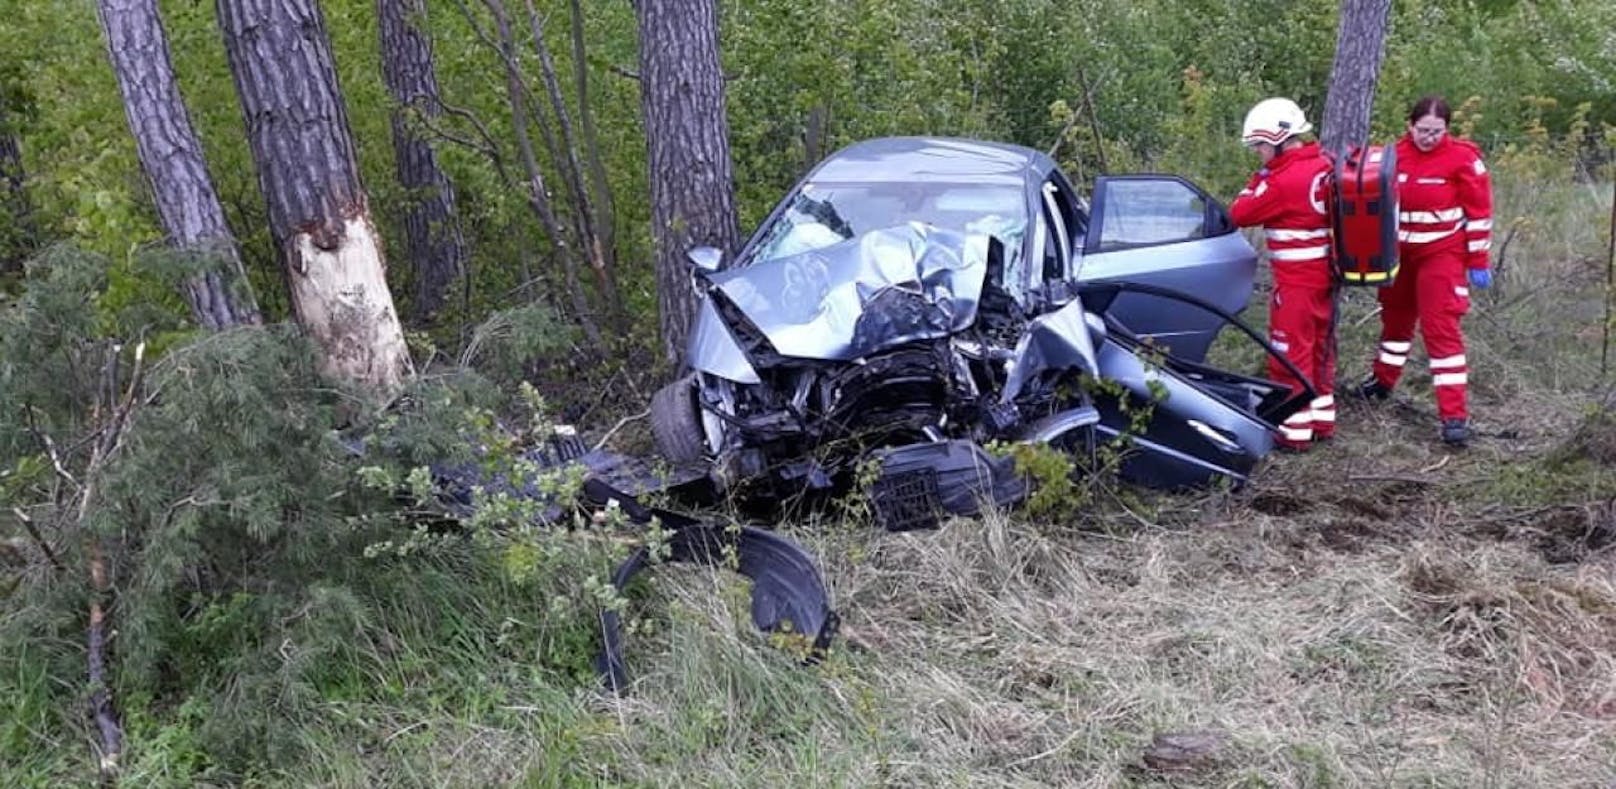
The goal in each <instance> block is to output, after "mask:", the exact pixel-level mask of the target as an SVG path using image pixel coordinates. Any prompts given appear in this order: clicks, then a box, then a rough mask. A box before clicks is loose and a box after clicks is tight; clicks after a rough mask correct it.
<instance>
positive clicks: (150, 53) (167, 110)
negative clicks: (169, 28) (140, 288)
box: [96, 0, 259, 329]
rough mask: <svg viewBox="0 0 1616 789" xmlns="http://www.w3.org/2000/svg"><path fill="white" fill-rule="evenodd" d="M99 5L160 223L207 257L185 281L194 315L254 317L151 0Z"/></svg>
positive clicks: (233, 321) (222, 324)
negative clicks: (205, 262)
mask: <svg viewBox="0 0 1616 789" xmlns="http://www.w3.org/2000/svg"><path fill="white" fill-rule="evenodd" d="M96 7H97V10H98V12H99V16H100V19H101V30H102V32H103V33H105V35H106V41H107V55H108V57H109V58H111V60H112V71H113V74H114V75H116V76H117V78H118V92H119V93H120V94H122V96H123V109H124V116H125V118H127V119H128V121H129V131H130V133H131V134H133V135H134V138H135V150H136V151H137V152H138V153H139V155H140V169H141V170H143V171H144V172H145V173H146V178H147V180H148V181H149V182H150V183H151V188H152V197H153V199H154V201H155V202H156V204H157V216H158V218H159V219H160V220H161V221H162V223H163V230H164V232H166V233H167V234H168V238H169V242H170V244H172V245H173V246H174V247H175V248H177V249H179V250H182V251H186V252H195V253H200V254H202V255H204V256H206V257H207V258H208V259H209V265H208V266H207V267H206V268H205V269H204V270H203V271H201V272H198V273H196V274H194V275H192V276H191V277H189V278H188V279H187V281H186V283H185V287H184V290H185V298H186V301H188V302H189V303H190V305H191V314H192V315H194V316H195V317H196V321H197V323H199V324H201V325H202V326H203V327H205V328H208V329H225V328H229V327H231V326H236V325H240V324H256V323H258V322H259V317H258V306H257V304H256V303H255V302H254V299H253V297H252V292H251V291H250V290H249V289H248V288H247V278H246V273H245V272H244V271H243V270H242V267H241V255H240V252H239V251H238V250H237V248H236V237H235V235H234V234H233V233H231V232H230V226H229V225H228V224H226V223H225V218H224V208H223V207H222V206H220V205H219V195H218V192H216V191H215V190H214V188H213V178H212V177H211V176H210V175H209V174H208V167H207V161H206V160H205V159H204V158H203V155H202V143H201V141H200V140H199V139H197V136H196V129H195V128H193V127H192V126H191V116H190V114H189V113H188V112H187V111H186V109H185V102H184V100H183V99H182V98H181V97H180V92H179V87H178V86H177V85H176V84H175V81H174V65H173V62H172V60H171V58H170V57H169V51H168V36H167V35H166V34H165V33H164V32H163V23H162V19H161V17H159V15H158V10H157V2H156V0H99V2H98V3H97V6H96ZM215 261H216V262H215Z"/></svg>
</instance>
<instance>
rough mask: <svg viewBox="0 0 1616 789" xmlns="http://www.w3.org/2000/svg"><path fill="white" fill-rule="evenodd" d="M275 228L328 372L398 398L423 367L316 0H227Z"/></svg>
mask: <svg viewBox="0 0 1616 789" xmlns="http://www.w3.org/2000/svg"><path fill="white" fill-rule="evenodd" d="M218 14H219V25H220V28H221V29H222V31H223V34H224V44H225V54H226V55H227V56H228V57H229V61H230V72H231V76H232V77H233V79H234V80H235V84H236V93H237V95H238V96H239V98H240V100H241V110H242V115H243V117H244V119H245V121H246V125H247V141H248V144H249V145H250V146H251V148H252V154H253V160H254V161H255V162H256V163H257V166H258V184H259V188H260V190H261V191H262V192H263V195H264V200H265V202H266V203H267V204H268V208H269V228H270V236H271V238H272V239H273V240H274V242H275V246H276V249H277V250H278V252H279V254H280V255H281V259H282V263H283V265H284V269H285V273H286V279H287V283H288V287H289V289H290V291H291V297H292V310H293V313H294V314H295V315H296V316H297V321H298V323H299V324H301V325H302V326H303V328H304V330H305V331H307V332H308V333H309V334H310V335H311V336H312V337H313V338H314V340H315V341H316V343H317V344H318V345H319V347H320V348H321V350H322V355H323V361H324V366H325V369H326V372H327V374H329V375H332V376H333V377H335V378H337V379H339V380H344V381H347V382H350V383H352V384H355V385H357V386H359V387H360V388H361V389H364V390H366V391H368V392H369V393H370V394H371V395H372V396H374V397H377V398H379V399H383V400H385V399H387V398H389V397H391V396H392V395H393V394H394V393H396V392H397V391H398V390H399V388H400V387H401V386H402V384H403V381H404V378H405V377H406V376H407V375H409V374H410V373H411V372H412V365H411V363H410V357H409V352H408V349H407V347H406V346H405V344H404V332H403V328H402V327H401V326H400V324H399V320H398V314H397V312H396V311H395V310H394V307H393V296H392V293H391V292H390V291H389V290H388V288H387V278H386V263H385V262H384V260H383V258H382V249H381V239H380V237H379V236H378V234H377V233H376V228H375V226H374V224H373V223H372V222H371V218H370V207H369V205H368V200H367V198H366V196H365V191H364V188H363V187H362V186H361V185H360V182H359V169H358V165H357V164H356V162H355V156H354V146H353V135H352V133H351V132H350V131H349V125H348V116H347V111H346V110H345V108H344V107H343V103H342V93H341V90H340V88H339V87H338V85H337V75H336V70H335V67H334V65H333V62H332V57H331V43H330V40H329V39H328V37H327V36H326V32H325V20H324V18H323V16H322V14H321V12H320V8H319V5H318V4H317V3H316V2H315V1H314V0H218Z"/></svg>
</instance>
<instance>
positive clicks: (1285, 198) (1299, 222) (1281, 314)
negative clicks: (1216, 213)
mask: <svg viewBox="0 0 1616 789" xmlns="http://www.w3.org/2000/svg"><path fill="white" fill-rule="evenodd" d="M1312 129H1313V124H1311V123H1308V122H1307V118H1306V117H1304V116H1303V114H1302V108H1300V107H1298V106H1296V102H1294V101H1291V100H1290V99H1279V98H1274V99H1265V100H1263V101H1261V102H1258V103H1257V105H1256V106H1255V107H1252V108H1251V111H1250V112H1248V113H1246V122H1245V124H1244V127H1243V128H1242V130H1241V135H1240V139H1241V141H1242V142H1244V143H1245V144H1246V146H1247V147H1249V148H1251V149H1252V150H1254V151H1256V152H1257V155H1258V156H1259V157H1261V158H1262V169H1260V170H1258V171H1257V173H1256V174H1255V175H1253V176H1252V177H1251V181H1250V182H1248V183H1247V184H1246V188H1245V189H1242V190H1240V194H1239V196H1237V197H1235V199H1234V202H1233V203H1232V204H1230V205H1229V215H1230V217H1232V218H1233V219H1234V222H1235V224H1237V225H1239V226H1241V227H1252V226H1255V225H1262V226H1263V236H1264V238H1265V240H1266V242H1267V245H1268V260H1269V264H1270V265H1271V267H1272V268H1273V271H1274V296H1273V304H1272V306H1271V308H1270V310H1269V318H1268V324H1269V328H1268V333H1269V341H1270V342H1272V343H1273V345H1274V347H1275V348H1276V349H1277V350H1279V351H1280V352H1281V353H1283V354H1285V357H1286V358H1288V359H1289V360H1290V361H1291V363H1292V364H1295V365H1296V369H1297V370H1300V371H1301V372H1302V374H1303V375H1304V376H1307V377H1308V381H1309V382H1311V383H1312V385H1313V391H1314V392H1315V394H1316V396H1315V397H1314V398H1313V401H1312V402H1311V403H1309V407H1307V408H1304V409H1302V410H1300V411H1298V412H1296V413H1295V414H1292V415H1291V416H1290V417H1289V418H1287V419H1286V420H1285V422H1284V423H1283V424H1281V425H1280V426H1279V444H1280V446H1281V447H1284V448H1287V449H1293V450H1304V449H1306V448H1307V447H1308V445H1309V444H1310V443H1311V442H1313V441H1320V440H1326V439H1329V438H1330V437H1332V436H1333V435H1335V394H1334V392H1335V383H1334V382H1335V352H1334V348H1333V347H1332V343H1331V341H1330V321H1331V317H1332V314H1333V310H1334V299H1333V293H1332V291H1333V289H1334V283H1335V274H1334V272H1333V271H1332V270H1331V269H1330V230H1329V227H1330V221H1329V217H1328V216H1327V215H1326V213H1325V203H1324V199H1325V188H1326V187H1325V183H1326V178H1327V176H1328V175H1329V172H1330V163H1329V161H1328V160H1326V159H1325V158H1324V156H1323V155H1322V154H1321V153H1320V151H1319V145H1318V143H1315V142H1306V141H1304V140H1303V139H1302V137H1301V135H1303V134H1306V133H1307V132H1309V131H1312ZM1268 375H1269V377H1270V378H1272V379H1274V380H1276V381H1279V382H1281V383H1288V384H1291V385H1292V386H1297V387H1298V388H1300V386H1299V384H1300V382H1298V381H1296V380H1295V377H1294V376H1293V375H1292V374H1291V372H1290V370H1288V369H1286V367H1285V365H1283V364H1281V363H1280V361H1279V360H1278V359H1272V358H1271V359H1269V360H1268Z"/></svg>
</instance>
